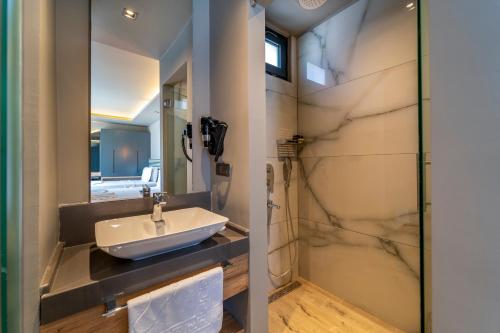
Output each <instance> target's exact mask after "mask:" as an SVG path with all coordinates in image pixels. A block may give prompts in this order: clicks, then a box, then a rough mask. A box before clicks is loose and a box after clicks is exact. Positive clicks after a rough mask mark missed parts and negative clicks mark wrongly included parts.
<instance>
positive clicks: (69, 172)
mask: <svg viewBox="0 0 500 333" xmlns="http://www.w3.org/2000/svg"><path fill="white" fill-rule="evenodd" d="M89 8H90V7H89V0H83V1H82V0H56V40H57V43H56V63H57V67H56V73H57V142H58V145H57V158H58V193H59V203H74V202H85V201H88V199H89V186H90V185H89V47H90V46H89V43H90V41H89V22H90V20H89V15H90V13H89Z"/></svg>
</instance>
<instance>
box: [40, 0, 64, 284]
mask: <svg viewBox="0 0 500 333" xmlns="http://www.w3.org/2000/svg"><path fill="white" fill-rule="evenodd" d="M40 9H41V11H40V17H41V22H40V65H41V66H40V67H39V103H40V104H39V109H38V117H39V143H38V145H39V170H38V173H39V189H38V191H39V192H38V193H39V198H40V201H39V221H38V230H39V233H38V235H39V253H40V254H39V255H40V258H39V259H40V268H39V272H40V275H39V276H40V277H41V276H42V274H43V272H44V270H45V267H46V266H47V264H48V262H49V259H50V256H51V254H52V252H53V251H54V247H55V245H56V244H57V241H58V236H59V208H58V201H57V174H58V168H57V109H56V62H55V60H56V59H55V30H54V29H55V1H54V0H44V1H40Z"/></svg>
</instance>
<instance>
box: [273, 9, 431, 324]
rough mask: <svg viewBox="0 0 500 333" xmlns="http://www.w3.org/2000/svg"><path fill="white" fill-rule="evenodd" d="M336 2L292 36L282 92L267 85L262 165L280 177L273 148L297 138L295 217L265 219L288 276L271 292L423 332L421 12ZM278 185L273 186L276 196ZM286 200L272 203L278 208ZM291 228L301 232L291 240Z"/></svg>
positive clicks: (425, 161)
mask: <svg viewBox="0 0 500 333" xmlns="http://www.w3.org/2000/svg"><path fill="white" fill-rule="evenodd" d="M279 2H280V3H282V2H283V1H279ZM289 2H290V3H291V5H293V4H292V2H294V1H289ZM337 2H339V1H337ZM327 3H328V2H327ZM344 3H345V4H344V6H343V7H342V8H341V9H339V10H336V11H335V12H333V13H332V14H331V15H330V16H329V17H327V18H326V19H323V20H321V21H320V22H317V23H315V24H313V25H312V26H311V27H310V28H309V29H307V31H306V32H304V33H301V34H300V35H296V36H293V35H291V34H290V36H289V40H290V43H291V48H290V49H291V52H290V57H291V60H290V63H291V64H292V65H291V68H290V70H291V72H292V75H291V79H290V80H289V81H290V82H288V83H280V82H278V79H277V78H275V77H272V78H271V77H268V78H267V113H268V121H267V123H268V132H267V135H268V138H267V140H268V141H269V145H270V146H268V162H269V163H270V164H272V165H274V168H275V169H276V168H280V167H281V166H280V161H279V159H277V158H278V157H279V156H278V155H277V153H276V152H273V149H274V150H276V148H277V147H275V146H272V140H276V139H277V140H280V139H287V138H290V137H292V136H293V135H295V134H298V135H301V136H303V138H304V143H303V145H302V147H301V149H300V152H299V154H298V159H297V162H294V163H296V164H293V167H292V170H294V169H293V168H295V172H296V174H295V177H296V179H295V180H296V182H295V184H294V183H293V182H292V185H291V186H295V189H290V190H289V191H290V193H291V194H287V196H288V197H289V198H293V199H292V200H295V202H293V201H292V202H291V206H292V208H291V209H290V210H291V213H290V215H291V217H290V219H284V218H281V219H280V218H277V217H275V218H273V216H271V218H270V219H269V224H270V228H269V232H270V235H269V238H270V244H269V266H270V270H273V269H274V270H277V271H278V272H287V268H290V270H291V272H290V274H288V275H287V277H286V278H282V279H281V280H277V279H276V276H270V280H271V282H273V283H272V286H273V287H279V286H283V285H285V284H286V283H288V282H293V281H295V280H299V282H300V281H301V280H302V281H307V282H308V283H312V284H313V285H315V286H317V287H319V288H321V289H322V290H324V291H326V292H327V293H330V294H333V295H335V296H336V297H339V298H340V299H342V300H344V301H346V302H348V303H349V304H352V305H353V306H355V307H356V308H359V309H361V310H363V311H365V312H366V313H369V314H370V315H371V316H374V317H376V318H377V319H378V320H380V321H382V322H384V323H386V324H387V325H389V326H391V327H394V328H395V329H396V330H397V329H399V330H402V331H404V332H406V333H417V332H422V330H423V328H424V327H427V326H428V327H429V330H427V332H429V331H430V326H429V325H428V324H427V323H426V321H430V310H429V309H430V308H429V306H430V301H429V300H427V299H426V302H425V303H424V297H423V295H424V290H430V289H425V283H424V282H425V281H427V283H428V282H430V279H429V276H430V275H429V274H430V272H427V271H426V269H424V268H427V267H428V265H424V262H425V261H424V259H425V258H424V256H425V257H427V258H429V257H430V256H429V253H430V248H428V247H427V245H428V244H430V242H429V237H428V236H429V235H430V233H427V232H426V233H425V235H426V239H425V242H424V231H427V230H428V229H429V228H427V227H428V224H425V226H426V228H424V221H425V222H426V223H430V198H428V195H426V193H424V191H425V189H426V188H429V186H430V182H426V186H424V180H426V179H427V180H428V179H429V175H428V173H426V172H425V170H426V169H425V168H426V166H428V165H429V164H430V149H429V148H428V145H426V143H427V141H428V138H424V136H425V133H428V132H424V129H425V128H426V127H427V126H428V121H429V117H428V115H429V110H427V111H426V112H424V111H425V110H424V108H425V106H426V105H425V103H426V102H425V101H426V100H429V97H428V96H425V92H426V91H427V90H426V84H427V81H426V79H425V77H423V75H424V74H423V73H425V70H426V68H425V66H426V64H425V56H426V54H427V49H426V48H424V44H425V40H424V41H421V40H420V38H421V36H420V34H419V29H422V25H425V21H422V22H420V23H419V19H420V18H421V17H422V18H424V17H423V15H419V14H420V13H421V12H422V8H420V7H419V6H420V4H418V3H417V2H415V1H402V0H357V1H344ZM272 6H273V5H272V4H271V5H270V7H269V8H268V10H270V11H272V10H273V7H272ZM283 15H285V14H283ZM304 15H305V14H304ZM273 17H277V16H276V15H274V16H273V15H269V17H268V18H269V19H268V22H267V23H268V25H270V26H271V27H274V28H276V29H280V32H282V33H283V34H286V33H287V31H286V22H283V21H282V22H280V21H273V20H272V18H273ZM294 86H295V89H296V92H294V91H293V90H292V88H293V87H294ZM285 88H286V89H285ZM424 122H426V123H425V124H424ZM283 163H284V162H283ZM292 178H293V176H292ZM279 180H280V181H281V182H278V181H275V185H274V187H275V188H276V187H277V186H281V187H283V185H284V182H283V180H282V179H279ZM275 191H276V190H275ZM293 191H295V192H293ZM282 198H284V196H283V197H280V194H276V195H274V196H273V195H272V194H271V199H272V200H273V203H275V204H277V205H280V206H283V205H284V202H285V201H284V200H283V199H282ZM280 199H282V200H280ZM282 209H283V208H282ZM278 211H279V210H277V209H274V210H273V214H276V215H283V214H282V213H279V212H278ZM294 214H295V215H294ZM287 215H288V214H287ZM283 221H284V222H283ZM280 222H281V223H280ZM289 226H296V227H297V230H298V233H297V237H296V238H295V239H290V238H289V237H288V236H287V233H286V228H287V227H289ZM273 233H274V234H273ZM295 246H298V259H297V263H296V264H295V265H294V263H295V262H294V261H293V260H292V259H293V257H291V255H290V254H292V255H293V250H294V247H295ZM290 247H291V248H292V251H290ZM427 250H428V251H427ZM427 273H429V274H427ZM422 276H425V277H426V279H425V281H423V279H422V278H421V277H422ZM270 289H271V290H272V287H271V288H270ZM427 294H428V298H429V297H430V294H429V293H427ZM429 299H430V298H429ZM287 320H289V321H288V323H291V322H292V321H293V318H288V319H287ZM270 332H272V330H270Z"/></svg>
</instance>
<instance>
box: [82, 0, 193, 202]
mask: <svg viewBox="0 0 500 333" xmlns="http://www.w3.org/2000/svg"><path fill="white" fill-rule="evenodd" d="M191 7H192V2H191V1H184V0H183V1H179V0H140V1H139V0H92V1H91V43H90V44H91V73H90V78H91V101H90V105H91V106H90V118H91V121H90V124H91V125H90V127H91V128H90V196H91V202H96V201H105V200H122V199H131V198H139V197H142V196H143V194H144V191H146V192H148V191H149V192H150V193H151V195H152V194H153V193H155V192H159V191H166V192H168V193H169V194H183V193H189V192H191V191H192V189H193V185H192V166H191V163H192V162H191V161H190V160H191V156H192V151H191V146H190V140H189V139H188V137H187V136H188V131H187V129H188V127H189V124H191V121H192V109H191V105H192V103H191V98H192V96H191V95H192V94H191V92H192V89H191V63H192V61H191V54H192V21H191V20H192V8H191Z"/></svg>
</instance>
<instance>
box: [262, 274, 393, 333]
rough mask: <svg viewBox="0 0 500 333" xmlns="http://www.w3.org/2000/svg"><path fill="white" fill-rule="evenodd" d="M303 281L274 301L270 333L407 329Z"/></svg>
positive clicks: (372, 332) (366, 332) (367, 332)
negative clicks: (393, 324)
mask: <svg viewBox="0 0 500 333" xmlns="http://www.w3.org/2000/svg"><path fill="white" fill-rule="evenodd" d="M299 282H300V283H301V285H300V286H299V287H298V288H294V289H293V290H291V291H289V292H288V293H286V294H285V295H282V296H281V297H280V298H278V299H276V300H275V301H274V302H272V303H270V305H269V328H268V330H269V332H270V333H284V332H286V333H290V332H295V333H311V332H338V333H340V332H350V333H403V332H402V331H401V330H399V329H397V328H395V327H392V326H390V325H389V324H387V323H384V322H382V321H380V320H379V319H377V318H374V317H373V316H371V315H370V314H368V313H366V312H364V311H363V310H361V309H359V308H356V307H354V306H353V305H351V304H349V303H347V302H345V301H344V300H342V299H340V298H338V297H337V296H336V295H332V294H330V293H328V292H327V291H325V290H323V289H321V288H319V287H317V286H315V285H313V284H311V283H309V282H308V281H305V280H303V279H299Z"/></svg>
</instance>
